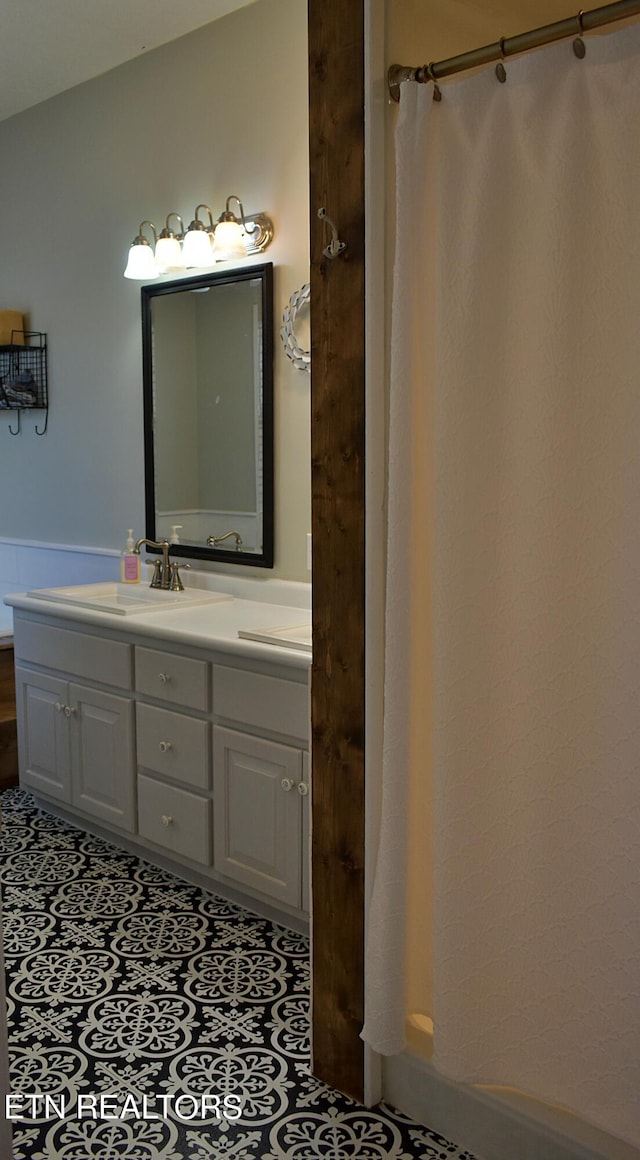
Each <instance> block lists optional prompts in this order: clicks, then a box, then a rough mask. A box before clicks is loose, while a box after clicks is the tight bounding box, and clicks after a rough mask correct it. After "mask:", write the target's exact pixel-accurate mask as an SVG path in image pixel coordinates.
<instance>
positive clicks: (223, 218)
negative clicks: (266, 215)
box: [218, 193, 260, 237]
mask: <svg viewBox="0 0 640 1160" xmlns="http://www.w3.org/2000/svg"><path fill="white" fill-rule="evenodd" d="M230 201H237V203H238V205H239V207H240V220H241V222H242V228H243V230H244V232H245V234H249V235H250V236H251V237H253V235H254V234H257V232H258V230H259V229H260V227H259V226H258V225H256V223H255V222H254V223H253V229H249V227H248V225H247V223H246V221H245V216H244V206H243V204H242V202H241V201H240V198H239V197H238V195H237V193H232V194H230V195H229V197H228V198H227V200H226V203H225V208H224V213H221V214H220V217H219V218H218V221H219V222H237V220H238V219H237V217H236V215H235V214H234V213H232V212H231V210H230V209H229V202H230Z"/></svg>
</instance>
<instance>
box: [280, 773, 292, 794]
mask: <svg viewBox="0 0 640 1160" xmlns="http://www.w3.org/2000/svg"><path fill="white" fill-rule="evenodd" d="M295 784H296V783H295V781H293V780H292V779H291V778H290V777H283V779H282V781H281V782H280V785H281V787H282V789H283V790H284V792H285V793H289V790H290V789H293V787H294V785H295Z"/></svg>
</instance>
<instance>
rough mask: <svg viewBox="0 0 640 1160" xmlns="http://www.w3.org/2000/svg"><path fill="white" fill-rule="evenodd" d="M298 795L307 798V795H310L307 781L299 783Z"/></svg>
mask: <svg viewBox="0 0 640 1160" xmlns="http://www.w3.org/2000/svg"><path fill="white" fill-rule="evenodd" d="M298 793H299V794H300V797H306V796H307V794H308V793H309V786H308V785H307V783H306V781H299V782H298Z"/></svg>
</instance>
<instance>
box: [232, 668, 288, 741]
mask: <svg viewBox="0 0 640 1160" xmlns="http://www.w3.org/2000/svg"><path fill="white" fill-rule="evenodd" d="M213 711H214V713H215V714H216V716H218V717H226V718H228V719H229V720H231V721H239V722H242V724H244V725H250V726H252V727H253V728H254V729H268V730H270V731H271V732H273V733H284V734H286V735H287V736H289V737H299V738H300V739H301V740H302V741H305V742H306V741H307V740H308V737H309V688H308V685H307V683H306V681H305V682H303V683H300V682H297V681H283V680H281V679H280V677H269V676H266V675H265V674H264V673H249V672H245V671H244V670H243V669H230V668H227V667H226V666H225V665H214V666H213Z"/></svg>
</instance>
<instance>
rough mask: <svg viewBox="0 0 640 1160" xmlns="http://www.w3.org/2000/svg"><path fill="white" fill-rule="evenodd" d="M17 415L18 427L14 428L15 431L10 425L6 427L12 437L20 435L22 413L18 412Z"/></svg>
mask: <svg viewBox="0 0 640 1160" xmlns="http://www.w3.org/2000/svg"><path fill="white" fill-rule="evenodd" d="M17 415H18V426H17V427H16V429H15V431H14V429H13V427H12V426H11V424H10V423H9V425H8V426H9V431H10V432H11V434H12V435H19V434H20V428H21V426H22V411H18V412H17Z"/></svg>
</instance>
